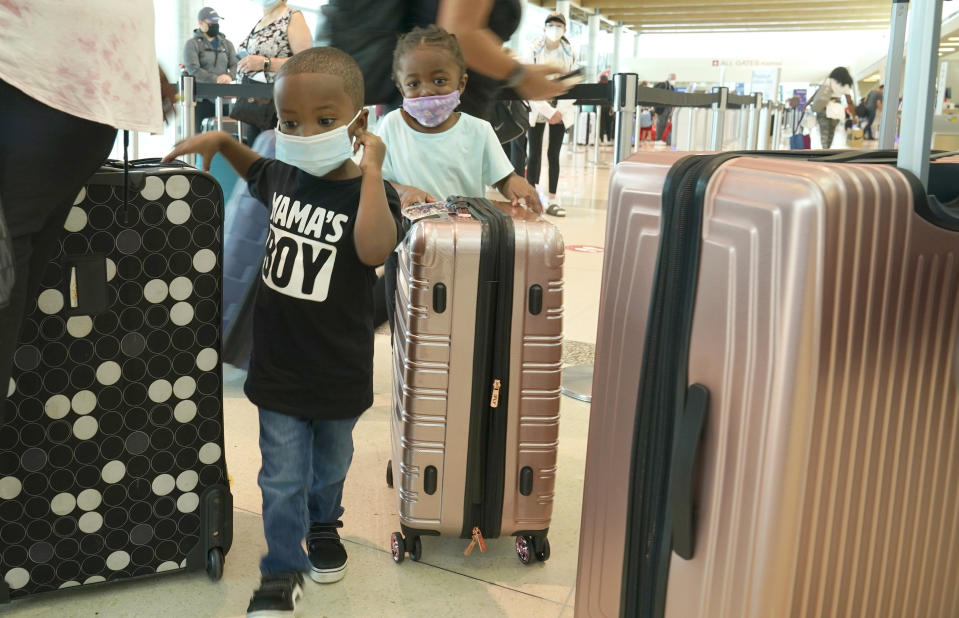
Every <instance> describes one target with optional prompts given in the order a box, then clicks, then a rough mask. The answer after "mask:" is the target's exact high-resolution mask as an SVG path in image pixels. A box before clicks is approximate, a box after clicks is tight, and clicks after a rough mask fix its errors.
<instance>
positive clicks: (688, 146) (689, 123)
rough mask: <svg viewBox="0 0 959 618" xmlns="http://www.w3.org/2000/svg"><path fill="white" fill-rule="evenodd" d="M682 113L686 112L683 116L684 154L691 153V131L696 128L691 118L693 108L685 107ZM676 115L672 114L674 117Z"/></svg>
mask: <svg viewBox="0 0 959 618" xmlns="http://www.w3.org/2000/svg"><path fill="white" fill-rule="evenodd" d="M683 111H685V112H686V114H685V116H686V148H685V150H686V152H692V151H693V131H694V130H695V128H696V124H695V122H694V117H693V108H692V107H687V108H686V109H685V110H683ZM676 115H677V114H674V116H676ZM673 134H674V135H675V134H676V127H673Z"/></svg>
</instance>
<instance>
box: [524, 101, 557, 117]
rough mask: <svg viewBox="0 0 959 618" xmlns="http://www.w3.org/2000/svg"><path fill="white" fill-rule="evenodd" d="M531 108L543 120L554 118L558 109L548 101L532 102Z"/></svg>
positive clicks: (530, 103)
mask: <svg viewBox="0 0 959 618" xmlns="http://www.w3.org/2000/svg"><path fill="white" fill-rule="evenodd" d="M529 108H530V109H531V110H532V111H534V112H536V113H537V114H539V115H540V116H542V117H543V118H552V117H553V114H555V113H556V108H555V107H553V106H552V105H550V104H549V103H547V102H546V101H530V102H529Z"/></svg>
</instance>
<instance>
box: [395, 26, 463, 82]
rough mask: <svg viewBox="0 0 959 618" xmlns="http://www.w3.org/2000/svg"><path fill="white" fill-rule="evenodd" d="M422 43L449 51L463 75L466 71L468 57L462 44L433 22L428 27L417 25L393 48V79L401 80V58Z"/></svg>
mask: <svg viewBox="0 0 959 618" xmlns="http://www.w3.org/2000/svg"><path fill="white" fill-rule="evenodd" d="M420 45H428V46H430V47H437V48H439V49H442V50H445V51H446V52H447V53H449V55H450V57H451V58H452V59H453V61H454V62H456V64H457V66H459V68H460V71H461V72H462V73H461V75H462V74H465V73H466V59H465V58H463V51H462V50H461V49H460V44H459V42H458V41H457V40H456V36H455V35H452V34H450V33H449V32H447V31H446V30H443V29H442V28H440V27H439V26H437V25H432V24H431V25H429V26H427V27H426V28H420V27H419V26H417V27H416V28H413V30H411V31H410V32H407V33H406V34H404V35H403V36H401V37H400V40H399V42H398V43H397V44H396V49H395V50H393V79H394V80H395V81H396V82H397V83H399V82H400V77H399V70H400V60H401V59H402V58H403V56H405V55H406V54H407V53H408V52H409V51H410V50H412V49H415V48H417V47H419V46H420Z"/></svg>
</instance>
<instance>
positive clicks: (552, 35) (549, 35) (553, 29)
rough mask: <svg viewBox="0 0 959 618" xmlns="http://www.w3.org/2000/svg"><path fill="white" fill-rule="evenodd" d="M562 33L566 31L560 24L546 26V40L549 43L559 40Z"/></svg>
mask: <svg viewBox="0 0 959 618" xmlns="http://www.w3.org/2000/svg"><path fill="white" fill-rule="evenodd" d="M564 34H566V32H565V30H564V29H563V27H562V26H546V40H547V41H549V42H550V43H555V42H556V41H558V40H560V39H561V38H563V35H564Z"/></svg>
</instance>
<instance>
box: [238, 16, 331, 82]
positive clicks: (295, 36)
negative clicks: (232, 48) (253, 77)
mask: <svg viewBox="0 0 959 618" xmlns="http://www.w3.org/2000/svg"><path fill="white" fill-rule="evenodd" d="M286 36H287V38H288V39H289V41H290V49H291V50H292V51H293V53H294V54H298V53H300V52H301V51H303V50H304V49H309V48H311V47H313V35H312V34H310V27H309V26H307V25H306V18H305V17H303V13H301V12H300V11H295V12H294V13H293V14H292V15H291V16H290V23H289V25H288V26H287V28H286ZM267 60H269V61H270V72H271V73H275V72H277V71H279V70H280V67H281V66H283V65H284V64H286V61H287V60H289V58H267V57H266V56H261V55H259V54H253V55H250V56H246V57H245V58H243V59H241V60H240V62H239V67H240V70H241V71H243V72H244V73H253V72H255V71H262V70H264V69H265V68H266V61H267Z"/></svg>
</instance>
